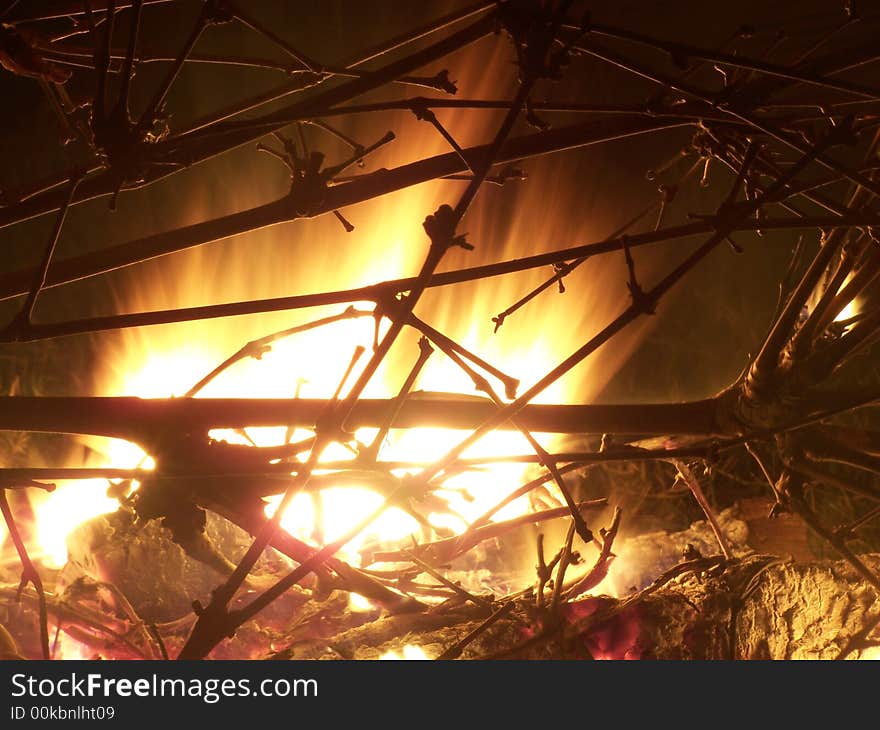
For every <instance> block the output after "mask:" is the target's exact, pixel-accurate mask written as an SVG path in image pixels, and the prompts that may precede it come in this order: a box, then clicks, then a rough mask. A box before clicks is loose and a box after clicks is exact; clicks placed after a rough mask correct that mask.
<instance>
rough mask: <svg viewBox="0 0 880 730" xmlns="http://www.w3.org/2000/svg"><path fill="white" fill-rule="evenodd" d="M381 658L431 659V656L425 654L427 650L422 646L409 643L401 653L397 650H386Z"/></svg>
mask: <svg viewBox="0 0 880 730" xmlns="http://www.w3.org/2000/svg"><path fill="white" fill-rule="evenodd" d="M379 659H380V660H382V659H384V660H388V659H391V660H395V659H396V660H400V659H406V660H410V661H411V660H419V659H430V657H429V656H428V655H427V654H425V650H424V649H422V647H420V646H416V645H414V644H407V645H406V646H404V647H403V649H402V650H401V653H400V654H398V653H397V652H396V651H386V652H385V653H384V654H383V655H382V656H380V657H379Z"/></svg>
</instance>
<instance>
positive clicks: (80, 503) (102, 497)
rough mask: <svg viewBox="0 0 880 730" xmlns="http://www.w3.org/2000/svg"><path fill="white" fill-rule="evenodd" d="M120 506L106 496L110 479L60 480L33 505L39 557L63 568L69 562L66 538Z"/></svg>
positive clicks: (51, 564) (50, 564) (46, 562)
mask: <svg viewBox="0 0 880 730" xmlns="http://www.w3.org/2000/svg"><path fill="white" fill-rule="evenodd" d="M118 507H119V503H118V502H117V501H116V500H115V499H110V498H109V497H108V496H107V481H106V480H104V479H84V480H79V481H76V482H67V483H61V484H59V485H58V488H57V489H56V490H55V491H54V492H52V494H51V495H49V497H48V498H47V499H44V500H42V501H40V502H38V503H37V504H36V505H35V506H34V515H35V516H36V523H37V539H38V541H39V546H40V550H39V553H38V554H37V555H36V556H35V557H39V558H40V559H41V560H42V561H43V562H44V563H45V564H47V565H49V566H51V567H55V568H60V567H61V566H63V565H64V564H65V563H66V562H67V537H68V535H69V534H70V533H71V532H72V531H73V530H74V529H75V528H76V527H77V526H78V525H79V524H81V523H82V522H85V521H86V520H88V519H90V518H91V517H94V516H96V515H100V514H106V513H107V512H114V511H116V509H117V508H118Z"/></svg>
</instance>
